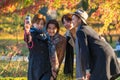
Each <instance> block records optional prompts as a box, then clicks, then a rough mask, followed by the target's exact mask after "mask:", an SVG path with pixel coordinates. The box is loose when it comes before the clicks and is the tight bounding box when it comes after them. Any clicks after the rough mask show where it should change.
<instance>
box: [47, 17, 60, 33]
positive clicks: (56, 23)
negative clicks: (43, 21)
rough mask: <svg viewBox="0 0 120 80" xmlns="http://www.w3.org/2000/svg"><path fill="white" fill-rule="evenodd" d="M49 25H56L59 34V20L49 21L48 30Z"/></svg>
mask: <svg viewBox="0 0 120 80" xmlns="http://www.w3.org/2000/svg"><path fill="white" fill-rule="evenodd" d="M49 24H54V25H55V27H56V28H57V33H58V32H59V29H60V27H59V23H58V21H57V20H55V19H51V20H49V21H48V23H47V25H46V29H48V25H49Z"/></svg>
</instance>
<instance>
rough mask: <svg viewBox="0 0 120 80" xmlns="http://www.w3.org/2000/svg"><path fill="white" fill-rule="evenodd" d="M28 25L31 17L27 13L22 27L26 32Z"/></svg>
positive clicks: (28, 29) (27, 31)
mask: <svg viewBox="0 0 120 80" xmlns="http://www.w3.org/2000/svg"><path fill="white" fill-rule="evenodd" d="M30 26H31V18H30V16H29V15H27V16H26V18H25V21H24V29H25V32H26V33H29V31H30Z"/></svg>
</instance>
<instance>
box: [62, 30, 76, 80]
mask: <svg viewBox="0 0 120 80" xmlns="http://www.w3.org/2000/svg"><path fill="white" fill-rule="evenodd" d="M65 36H66V55H65V64H64V74H66V75H70V76H71V77H72V78H73V67H74V40H73V37H72V34H71V33H70V31H67V32H66V34H65Z"/></svg>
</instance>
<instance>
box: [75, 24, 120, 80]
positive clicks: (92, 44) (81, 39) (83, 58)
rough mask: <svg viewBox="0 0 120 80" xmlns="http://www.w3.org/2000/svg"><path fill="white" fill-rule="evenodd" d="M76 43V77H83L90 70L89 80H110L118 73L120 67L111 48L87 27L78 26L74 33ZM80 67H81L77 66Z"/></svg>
mask: <svg viewBox="0 0 120 80" xmlns="http://www.w3.org/2000/svg"><path fill="white" fill-rule="evenodd" d="M76 39H77V40H76V41H78V44H77V46H78V52H77V54H76V56H77V60H76V61H77V64H76V67H77V68H76V69H77V73H76V74H77V77H78V78H79V76H81V75H83V76H85V74H86V70H87V69H90V74H91V75H90V80H110V79H111V77H112V76H114V75H116V74H119V73H120V66H119V63H118V60H117V57H116V55H115V52H114V50H113V48H112V47H111V46H110V45H109V44H108V43H107V42H106V41H103V40H102V39H101V38H100V37H99V35H98V34H97V33H96V32H95V31H94V30H93V29H92V28H90V27H89V26H84V25H82V26H79V27H78V30H77V32H76ZM79 65H81V66H79Z"/></svg>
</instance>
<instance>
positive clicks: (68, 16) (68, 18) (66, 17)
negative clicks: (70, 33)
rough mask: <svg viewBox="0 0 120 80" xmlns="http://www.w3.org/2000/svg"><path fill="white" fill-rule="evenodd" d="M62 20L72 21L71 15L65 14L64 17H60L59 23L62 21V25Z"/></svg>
mask: <svg viewBox="0 0 120 80" xmlns="http://www.w3.org/2000/svg"><path fill="white" fill-rule="evenodd" d="M64 19H65V20H66V21H72V14H70V13H67V14H65V15H63V16H62V19H61V21H62V23H63V24H64Z"/></svg>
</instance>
